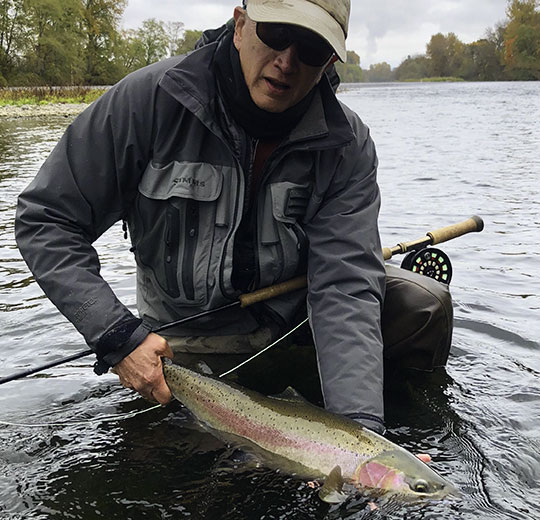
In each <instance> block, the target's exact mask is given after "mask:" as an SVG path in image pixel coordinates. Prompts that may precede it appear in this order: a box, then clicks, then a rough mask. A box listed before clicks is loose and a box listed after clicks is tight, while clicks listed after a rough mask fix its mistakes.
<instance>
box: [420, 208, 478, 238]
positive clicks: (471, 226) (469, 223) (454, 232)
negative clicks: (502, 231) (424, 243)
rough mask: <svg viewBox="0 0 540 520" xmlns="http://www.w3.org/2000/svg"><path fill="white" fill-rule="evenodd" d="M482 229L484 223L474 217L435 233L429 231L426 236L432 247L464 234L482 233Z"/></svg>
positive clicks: (437, 230)
mask: <svg viewBox="0 0 540 520" xmlns="http://www.w3.org/2000/svg"><path fill="white" fill-rule="evenodd" d="M483 229H484V221H483V220H482V219H481V218H480V217H478V216H476V215H475V216H473V217H471V218H468V219H467V220H464V221H463V222H460V223H459V224H453V225H451V226H446V227H443V228H440V229H436V230H435V231H430V232H429V233H427V235H428V237H430V238H431V243H432V244H433V245H434V244H440V243H441V242H446V241H447V240H452V239H453V238H457V237H460V236H461V235H465V234H466V233H471V232H474V231H482V230H483Z"/></svg>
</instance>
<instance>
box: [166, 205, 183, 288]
mask: <svg viewBox="0 0 540 520" xmlns="http://www.w3.org/2000/svg"><path fill="white" fill-rule="evenodd" d="M179 213H180V212H179V210H178V209H176V208H175V207H174V206H171V205H169V206H168V207H167V211H166V219H167V228H166V233H165V280H166V282H167V293H168V294H169V295H170V296H171V297H173V298H178V297H179V296H180V287H179V286H178V278H177V270H178V235H179V231H180V230H179V228H180V216H179Z"/></svg>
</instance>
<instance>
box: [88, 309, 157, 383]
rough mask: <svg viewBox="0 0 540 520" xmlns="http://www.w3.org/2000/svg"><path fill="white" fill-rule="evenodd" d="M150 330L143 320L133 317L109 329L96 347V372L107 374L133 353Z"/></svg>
mask: <svg viewBox="0 0 540 520" xmlns="http://www.w3.org/2000/svg"><path fill="white" fill-rule="evenodd" d="M149 332H150V331H149V330H148V328H147V326H146V325H145V324H144V323H143V321H142V320H140V319H137V318H133V319H132V320H129V321H126V322H124V323H122V324H120V325H118V326H116V327H113V328H112V329H110V330H109V331H107V332H106V333H105V334H104V335H103V336H102V338H101V339H100V340H99V342H98V344H97V347H96V355H97V361H96V363H95V364H94V372H95V373H96V374H97V375H102V374H106V373H107V372H108V371H109V368H111V367H113V366H115V365H116V364H117V363H119V362H120V361H122V359H124V358H125V357H126V356H128V355H129V354H131V353H132V352H133V351H134V350H135V349H136V348H137V347H138V346H139V345H140V344H141V343H142V342H143V341H144V340H145V339H146V337H147V336H148V334H149Z"/></svg>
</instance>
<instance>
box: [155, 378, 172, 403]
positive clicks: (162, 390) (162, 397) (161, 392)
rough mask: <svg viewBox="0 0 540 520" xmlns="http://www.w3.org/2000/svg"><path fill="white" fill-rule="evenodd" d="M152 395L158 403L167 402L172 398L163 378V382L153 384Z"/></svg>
mask: <svg viewBox="0 0 540 520" xmlns="http://www.w3.org/2000/svg"><path fill="white" fill-rule="evenodd" d="M152 397H153V398H154V399H155V400H156V401H157V402H158V403H159V404H167V403H169V402H170V401H171V399H172V394H171V391H170V390H169V387H168V386H167V383H165V379H163V383H162V384H160V385H158V386H155V387H154V388H153V390H152Z"/></svg>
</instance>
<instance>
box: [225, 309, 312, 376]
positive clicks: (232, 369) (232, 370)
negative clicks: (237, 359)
mask: <svg viewBox="0 0 540 520" xmlns="http://www.w3.org/2000/svg"><path fill="white" fill-rule="evenodd" d="M308 319H309V318H306V319H305V320H304V321H302V322H301V323H299V324H298V325H297V326H296V327H295V328H294V329H292V330H290V331H289V332H287V334H285V335H284V336H281V338H279V339H277V340H276V341H274V343H272V344H270V345H268V346H267V347H266V348H264V349H263V350H261V351H260V352H257V354H255V355H254V356H251V357H250V358H249V359H246V360H245V361H243V362H242V363H240V364H239V365H237V366H235V367H234V368H231V369H230V370H228V371H227V372H223V374H221V375H220V376H219V377H224V376H228V375H229V374H231V373H232V372H234V371H235V370H238V369H239V368H241V367H243V366H244V365H247V364H248V363H249V362H250V361H253V360H254V359H255V358H257V357H259V356H260V355H261V354H264V353H265V352H266V351H267V350H269V349H271V348H272V347H274V346H276V345H277V344H278V343H280V342H281V341H283V340H284V339H285V338H287V337H289V336H290V335H291V334H292V333H293V332H296V331H297V330H298V329H299V328H300V327H301V326H302V325H304V324H305V323H307V322H308Z"/></svg>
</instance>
